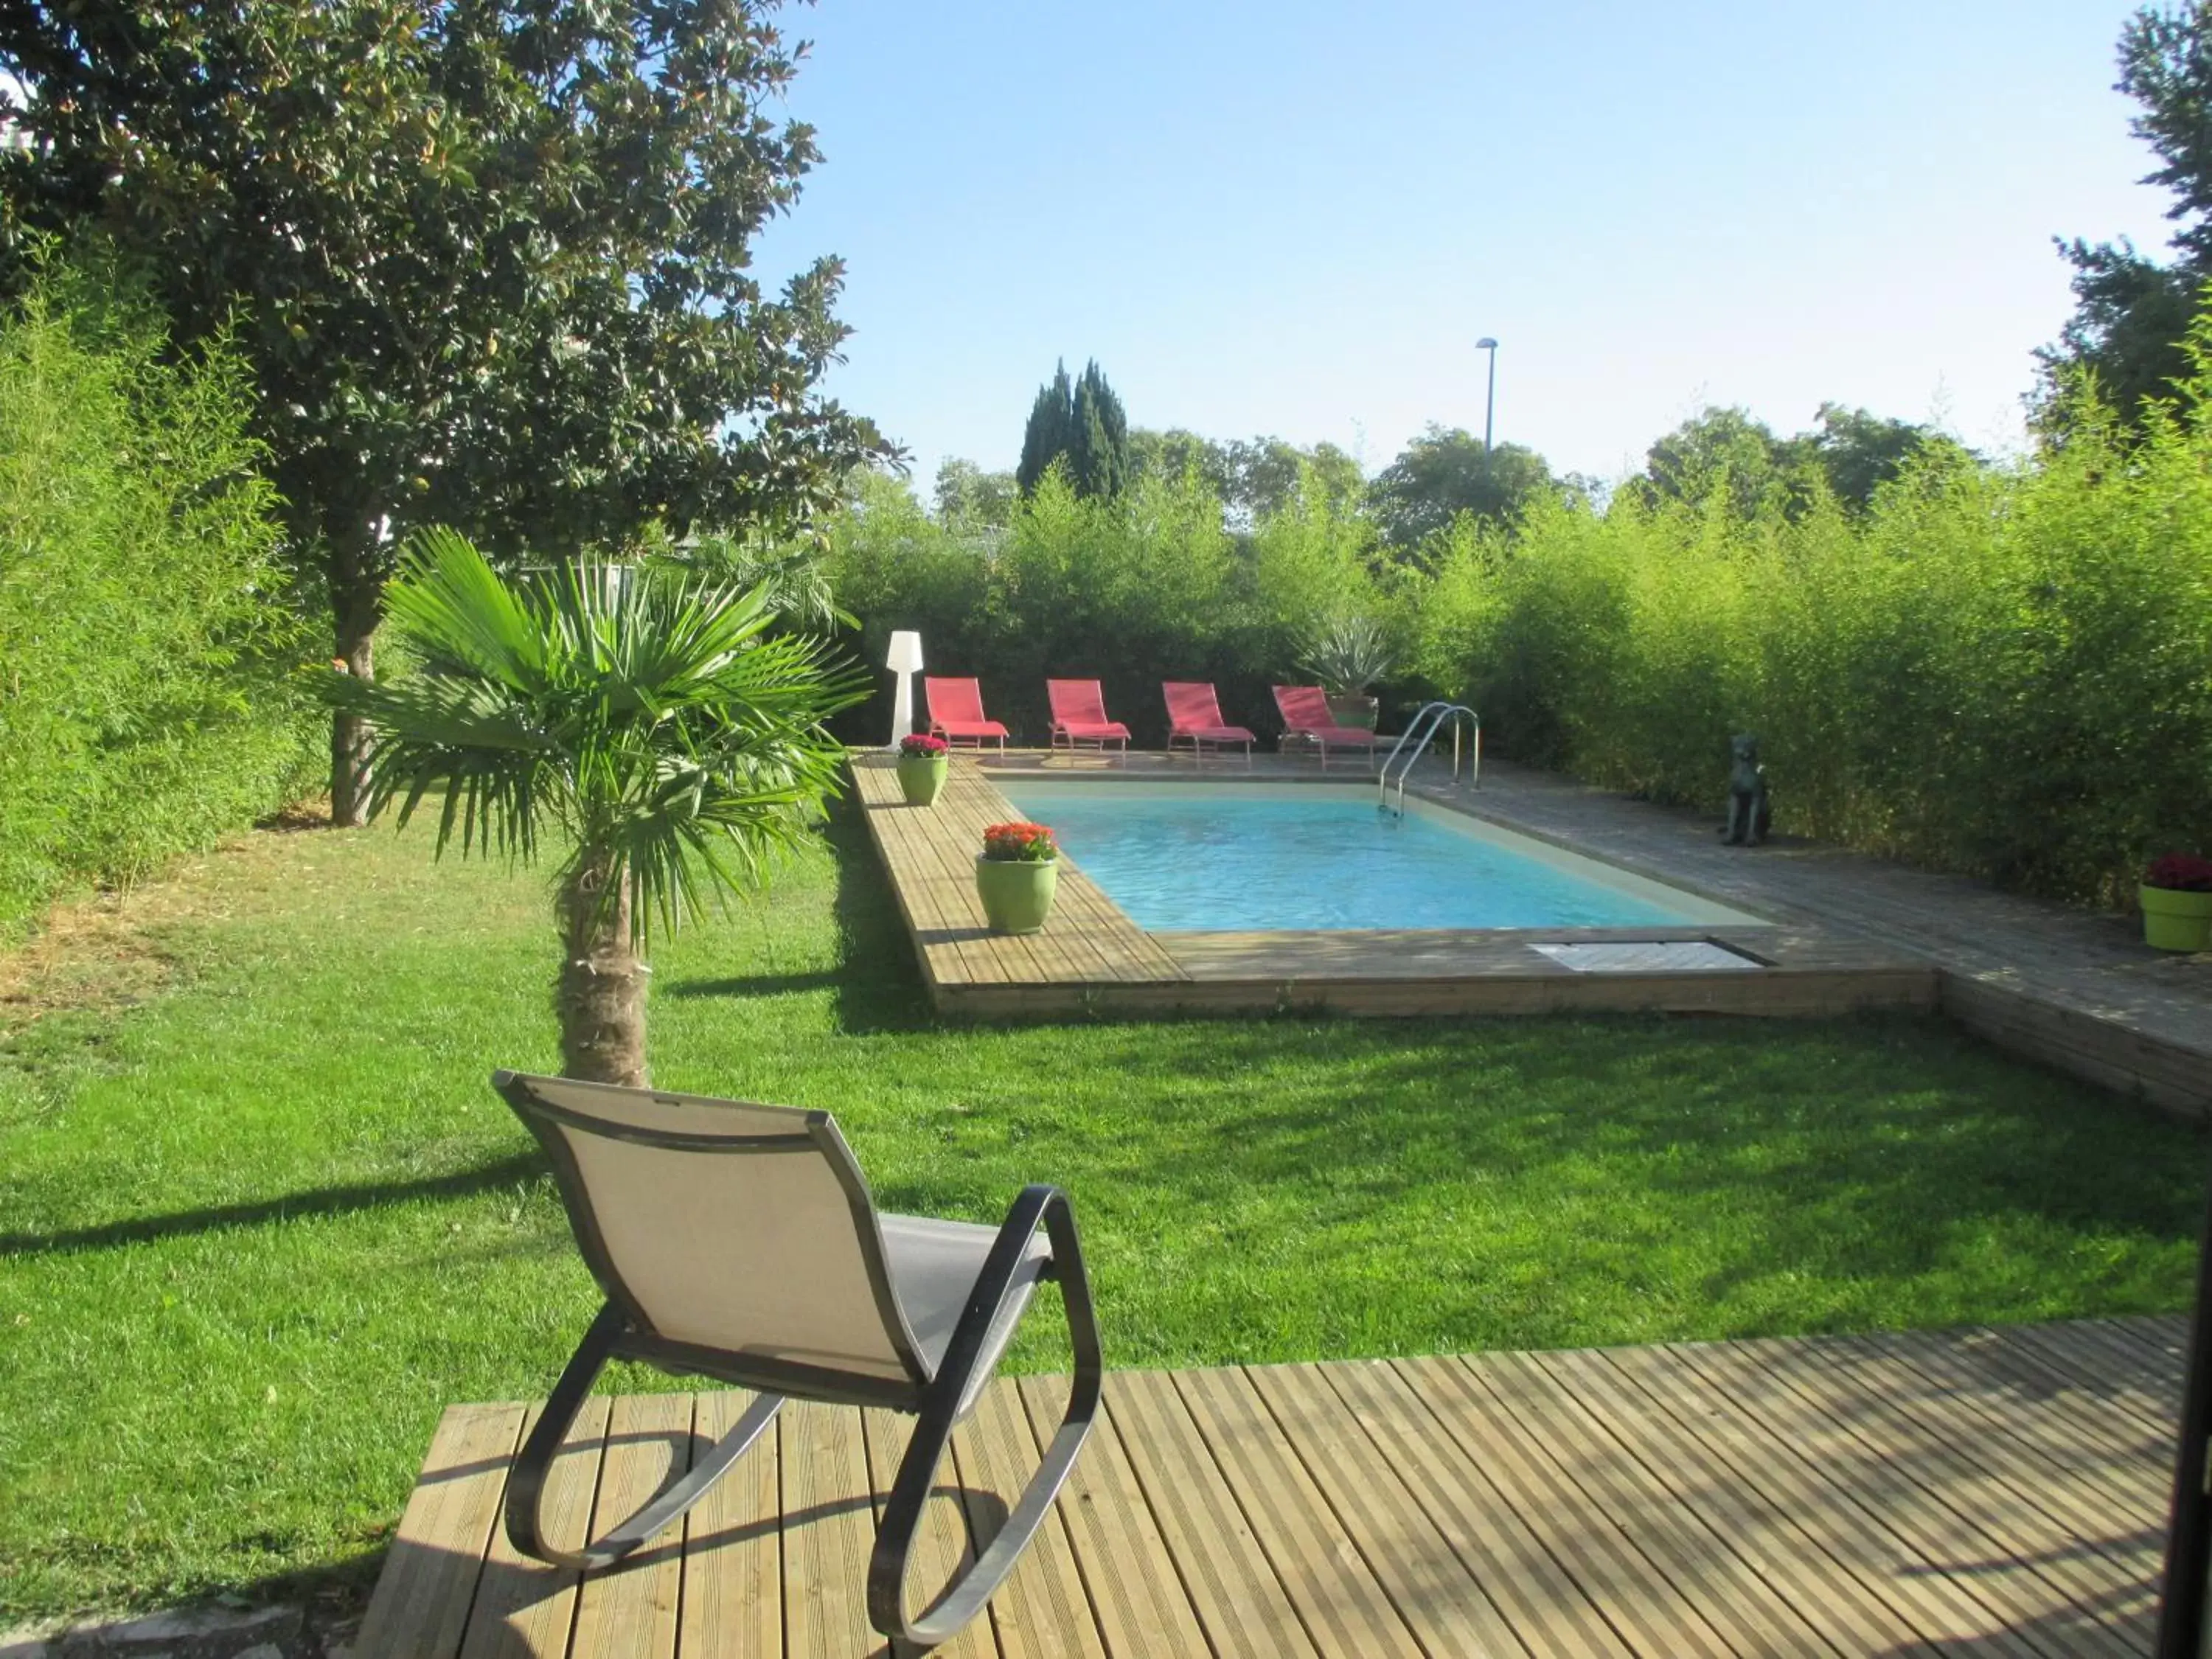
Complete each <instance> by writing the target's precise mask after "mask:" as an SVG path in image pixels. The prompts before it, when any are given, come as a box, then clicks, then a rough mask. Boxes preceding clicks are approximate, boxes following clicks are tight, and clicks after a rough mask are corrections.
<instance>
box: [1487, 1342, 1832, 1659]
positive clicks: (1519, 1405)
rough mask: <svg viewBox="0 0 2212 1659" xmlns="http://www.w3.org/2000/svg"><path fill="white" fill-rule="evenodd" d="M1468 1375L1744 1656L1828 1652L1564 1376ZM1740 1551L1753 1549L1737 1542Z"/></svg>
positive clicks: (1535, 1372)
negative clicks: (1625, 1448) (1626, 1447)
mask: <svg viewBox="0 0 2212 1659" xmlns="http://www.w3.org/2000/svg"><path fill="white" fill-rule="evenodd" d="M1470 1369H1471V1370H1473V1371H1474V1376H1475V1378H1476V1380H1477V1381H1478V1382H1480V1383H1481V1384H1482V1386H1483V1387H1485V1388H1486V1389H1488V1390H1489V1391H1490V1392H1491V1394H1492V1395H1493V1396H1494V1397H1495V1398H1496V1399H1497V1401H1498V1404H1499V1405H1500V1406H1501V1407H1504V1409H1505V1410H1506V1411H1509V1412H1510V1413H1512V1414H1513V1415H1514V1416H1515V1417H1516V1418H1517V1419H1520V1421H1521V1423H1522V1425H1523V1426H1524V1427H1525V1428H1527V1429H1528V1431H1529V1433H1530V1434H1531V1435H1532V1436H1534V1437H1535V1438H1536V1439H1537V1440H1538V1441H1539V1442H1540V1443H1541V1444H1542V1446H1543V1448H1544V1450H1545V1452H1546V1454H1547V1455H1548V1456H1549V1457H1550V1458H1551V1460H1552V1462H1553V1463H1554V1464H1555V1465H1556V1466H1557V1467H1558V1468H1559V1472H1560V1474H1564V1475H1565V1477H1566V1478H1567V1479H1568V1480H1571V1481H1572V1482H1573V1483H1574V1484H1575V1486H1577V1488H1578V1489H1579V1490H1580V1491H1582V1492H1583V1493H1585V1494H1586V1495H1587V1496H1588V1497H1589V1499H1590V1501H1591V1502H1593V1503H1595V1504H1597V1505H1598V1506H1600V1507H1601V1509H1603V1510H1605V1512H1606V1513H1607V1514H1608V1515H1610V1516H1613V1518H1614V1520H1615V1521H1616V1522H1619V1523H1620V1525H1621V1526H1622V1527H1623V1528H1624V1529H1626V1531H1627V1532H1628V1533H1629V1534H1630V1535H1631V1536H1632V1537H1633V1538H1634V1539H1635V1541H1636V1543H1637V1547H1638V1548H1639V1549H1641V1550H1642V1551H1643V1552H1644V1554H1645V1555H1647V1556H1649V1557H1650V1559H1651V1562H1652V1565H1655V1566H1656V1567H1657V1568H1658V1569H1659V1571H1661V1572H1662V1573H1664V1574H1665V1575H1666V1576H1667V1578H1668V1581H1669V1583H1672V1584H1673V1586H1674V1593H1675V1594H1676V1595H1680V1596H1681V1597H1682V1598H1684V1599H1685V1600H1686V1601H1689V1602H1691V1603H1692V1605H1694V1606H1695V1607H1697V1609H1698V1611H1699V1613H1701V1614H1702V1615H1703V1616H1704V1618H1705V1621H1706V1622H1707V1623H1708V1624H1710V1625H1711V1626H1712V1627H1713V1628H1714V1629H1715V1630H1716V1631H1717V1632H1720V1634H1721V1636H1722V1637H1723V1638H1724V1639H1725V1640H1726V1641H1727V1643H1728V1644H1729V1647H1730V1648H1731V1649H1733V1650H1735V1652H1737V1653H1740V1654H1760V1655H1767V1654H1772V1655H1785V1654H1810V1653H1818V1652H1821V1651H1824V1650H1829V1649H1830V1647H1831V1644H1829V1643H1828V1642H1827V1641H1826V1639H1825V1638H1824V1637H1823V1635H1822V1633H1821V1631H1820V1629H1819V1628H1816V1627H1815V1626H1812V1625H1809V1624H1808V1623H1807V1622H1806V1621H1805V1620H1804V1618H1803V1617H1802V1615H1801V1613H1800V1611H1799V1609H1798V1608H1797V1607H1795V1606H1794V1605H1793V1604H1792V1602H1791V1601H1790V1597H1788V1596H1786V1595H1782V1594H1781V1593H1780V1592H1778V1590H1777V1589H1775V1587H1774V1586H1773V1584H1772V1583H1770V1582H1769V1581H1768V1579H1767V1578H1766V1577H1765V1574H1763V1573H1762V1572H1761V1571H1759V1563H1756V1562H1753V1561H1751V1560H1748V1559H1746V1558H1745V1556H1744V1555H1743V1554H1742V1553H1739V1551H1738V1549H1736V1548H1734V1547H1731V1546H1730V1543H1729V1541H1728V1540H1727V1539H1726V1538H1724V1537H1723V1535H1722V1534H1720V1533H1718V1532H1717V1530H1715V1529H1714V1528H1713V1527H1712V1526H1711V1524H1710V1523H1709V1522H1706V1521H1705V1518H1704V1517H1703V1516H1700V1515H1699V1514H1698V1512H1697V1510H1695V1508H1694V1507H1692V1506H1687V1505H1685V1504H1680V1502H1678V1501H1677V1500H1676V1498H1675V1496H1674V1493H1673V1492H1670V1491H1668V1488H1667V1486H1665V1484H1664V1483H1663V1482H1662V1481H1660V1480H1657V1479H1656V1477H1655V1476H1653V1475H1652V1474H1651V1473H1650V1470H1648V1469H1646V1468H1644V1466H1643V1465H1642V1464H1641V1463H1639V1462H1637V1461H1636V1459H1634V1458H1633V1457H1630V1456H1625V1455H1623V1454H1622V1449H1621V1447H1620V1445H1619V1444H1618V1443H1616V1442H1615V1441H1614V1440H1613V1438H1612V1437H1610V1436H1609V1435H1607V1433H1606V1432H1605V1431H1604V1429H1603V1426H1602V1425H1601V1421H1600V1419H1599V1418H1598V1417H1597V1415H1596V1413H1595V1412H1594V1411H1592V1410H1591V1409H1590V1408H1589V1407H1585V1406H1583V1404H1582V1403H1581V1402H1580V1401H1577V1400H1576V1399H1575V1398H1574V1396H1573V1395H1572V1393H1571V1391H1570V1390H1568V1389H1565V1388H1564V1387H1563V1386H1562V1384H1561V1383H1560V1380H1559V1376H1557V1375H1556V1374H1554V1373H1552V1372H1549V1371H1547V1370H1544V1369H1543V1368H1542V1367H1541V1366H1540V1365H1538V1364H1535V1362H1534V1360H1533V1359H1532V1358H1529V1357H1528V1355H1525V1354H1515V1353H1492V1354H1485V1355H1483V1356H1481V1358H1480V1364H1473V1365H1471V1366H1470ZM1737 1542H1738V1543H1740V1544H1747V1542H1748V1541H1745V1540H1738V1541H1737Z"/></svg>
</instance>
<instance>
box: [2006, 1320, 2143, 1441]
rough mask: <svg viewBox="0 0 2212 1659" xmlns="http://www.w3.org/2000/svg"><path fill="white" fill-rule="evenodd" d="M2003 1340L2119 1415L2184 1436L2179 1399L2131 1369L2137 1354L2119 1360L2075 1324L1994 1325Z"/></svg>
mask: <svg viewBox="0 0 2212 1659" xmlns="http://www.w3.org/2000/svg"><path fill="white" fill-rule="evenodd" d="M1993 1330H1994V1331H1995V1334H1996V1336H1997V1337H1998V1339H1999V1340H2002V1341H2004V1342H2007V1343H2009V1344H2010V1345H2012V1346H2014V1347H2016V1348H2018V1349H2019V1350H2020V1351H2021V1352H2022V1353H2023V1354H2025V1355H2027V1357H2028V1358H2031V1359H2033V1360H2034V1361H2036V1362H2037V1363H2039V1364H2043V1365H2045V1366H2047V1367H2048V1368H2049V1369H2050V1370H2052V1371H2053V1372H2055V1373H2056V1374H2057V1375H2058V1376H2063V1377H2067V1378H2069V1379H2070V1380H2071V1381H2072V1382H2073V1383H2075V1386H2076V1387H2078V1388H2080V1389H2083V1390H2084V1391H2085V1392H2086V1393H2087V1394H2088V1395H2090V1396H2091V1397H2092V1398H2093V1399H2095V1400H2097V1401H2101V1402H2102V1403H2103V1404H2105V1405H2106V1406H2107V1407H2110V1408H2111V1409H2112V1410H2114V1411H2118V1412H2124V1413H2128V1414H2129V1415H2130V1416H2131V1417H2132V1418H2134V1419H2136V1421H2137V1422H2139V1423H2141V1424H2142V1425H2143V1426H2144V1427H2146V1428H2148V1429H2149V1430H2151V1431H2153V1432H2154V1433H2159V1434H2165V1435H2178V1434H2179V1432H2180V1429H2181V1419H2180V1414H2179V1403H2180V1402H2179V1394H2178V1393H2169V1392H2168V1391H2167V1390H2166V1389H2162V1388H2160V1387H2158V1386H2157V1385H2156V1384H2154V1383H2151V1382H2149V1381H2148V1379H2146V1378H2145V1376H2144V1375H2143V1373H2142V1371H2141V1370H2136V1369H2131V1365H2132V1364H2133V1361H2132V1357H2131V1356H2115V1355H2114V1354H2112V1352H2110V1351H2109V1350H2108V1349H2107V1348H2106V1346H2105V1340H2104V1339H2099V1338H2093V1337H2089V1336H2086V1335H2085V1334H2082V1333H2081V1332H2079V1331H2077V1330H2075V1328H2073V1327H2071V1326H2069V1327H2066V1328H2063V1331H2050V1330H2046V1329H2044V1328H2039V1327H2036V1326H2032V1325H2031V1326H2020V1327H2015V1326H1998V1327H1993Z"/></svg>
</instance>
